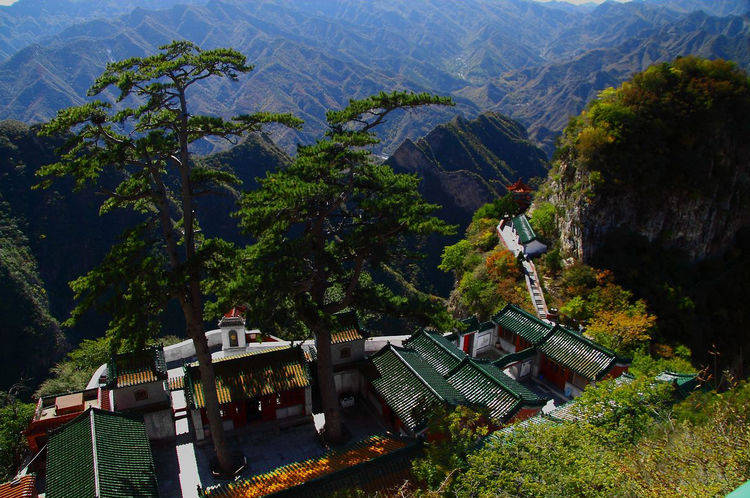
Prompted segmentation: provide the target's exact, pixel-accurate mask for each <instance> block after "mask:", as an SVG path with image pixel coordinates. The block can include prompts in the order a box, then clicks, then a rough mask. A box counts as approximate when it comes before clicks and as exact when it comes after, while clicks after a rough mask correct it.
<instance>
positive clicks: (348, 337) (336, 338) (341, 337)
mask: <svg viewBox="0 0 750 498" xmlns="http://www.w3.org/2000/svg"><path fill="white" fill-rule="evenodd" d="M362 339H364V337H363V336H362V334H361V333H360V332H359V330H357V329H345V330H340V331H338V332H333V333H332V334H331V344H341V343H343V342H351V341H358V340H362Z"/></svg>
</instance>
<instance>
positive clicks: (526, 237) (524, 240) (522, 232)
mask: <svg viewBox="0 0 750 498" xmlns="http://www.w3.org/2000/svg"><path fill="white" fill-rule="evenodd" d="M513 228H515V230H516V233H517V234H518V241H519V242H520V243H521V244H528V243H529V242H531V241H532V240H534V239H536V234H535V233H534V229H533V228H531V225H530V224H529V220H528V219H527V218H526V215H525V214H520V215H518V216H516V217H515V218H513Z"/></svg>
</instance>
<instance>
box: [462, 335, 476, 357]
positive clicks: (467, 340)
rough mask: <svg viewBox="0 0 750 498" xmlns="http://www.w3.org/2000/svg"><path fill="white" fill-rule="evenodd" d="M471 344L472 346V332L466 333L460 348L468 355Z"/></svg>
mask: <svg viewBox="0 0 750 498" xmlns="http://www.w3.org/2000/svg"><path fill="white" fill-rule="evenodd" d="M472 346H474V334H473V333H471V334H466V335H465V336H464V345H463V347H462V348H461V349H463V350H464V353H466V354H468V355H470V354H471V348H472Z"/></svg>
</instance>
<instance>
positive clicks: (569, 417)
mask: <svg viewBox="0 0 750 498" xmlns="http://www.w3.org/2000/svg"><path fill="white" fill-rule="evenodd" d="M575 406H576V401H575V400H571V401H568V402H567V403H563V404H562V405H560V406H557V407H555V409H554V410H552V411H551V412H549V413H548V414H547V416H549V417H550V418H551V419H552V420H554V421H556V422H563V421H568V422H574V421H576V420H578V417H577V416H576V410H575Z"/></svg>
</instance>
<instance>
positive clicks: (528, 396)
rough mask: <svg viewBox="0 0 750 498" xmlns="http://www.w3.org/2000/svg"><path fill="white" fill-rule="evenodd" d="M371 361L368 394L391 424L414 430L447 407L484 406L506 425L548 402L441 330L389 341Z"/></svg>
mask: <svg viewBox="0 0 750 498" xmlns="http://www.w3.org/2000/svg"><path fill="white" fill-rule="evenodd" d="M369 361H370V363H371V365H372V368H371V369H370V376H371V378H370V386H371V389H370V392H369V393H368V399H369V400H370V402H371V404H373V405H374V406H375V407H376V409H377V410H378V411H379V413H380V414H381V415H382V417H383V419H384V420H385V422H386V423H387V424H388V425H390V426H391V427H392V428H393V429H395V430H398V431H400V432H402V433H404V434H408V435H418V434H421V433H423V432H424V431H425V430H426V427H427V422H428V420H429V418H430V416H431V415H432V414H433V413H434V411H435V410H437V409H439V408H441V407H443V408H447V409H450V408H451V407H455V406H458V405H464V406H474V407H477V406H479V407H483V408H485V409H487V411H488V413H489V416H490V418H491V420H492V422H493V424H494V425H496V426H500V425H503V424H506V423H511V422H512V421H515V420H521V419H524V418H527V417H531V416H533V415H535V414H536V413H538V412H539V410H541V408H542V406H544V404H545V403H546V402H547V400H546V399H543V398H540V397H539V396H537V395H536V394H535V393H533V392H532V391H530V390H529V389H527V388H526V387H524V386H522V385H521V384H520V383H518V382H516V381H515V380H514V379H512V378H510V377H509V376H507V375H506V374H504V373H503V372H502V371H500V369H498V368H496V367H495V366H493V365H492V364H490V363H489V362H487V361H483V360H478V359H474V358H471V357H470V356H469V355H467V354H466V353H465V352H464V351H461V350H460V349H458V348H457V347H456V346H455V345H454V344H453V343H451V342H450V340H448V339H446V338H445V337H443V336H442V335H441V334H439V333H436V332H428V331H424V330H422V331H419V332H417V333H416V334H414V335H413V336H412V337H410V338H409V339H407V340H406V341H405V342H404V345H403V347H396V346H393V345H390V344H389V345H387V346H385V347H384V348H383V349H381V350H380V351H379V352H377V353H376V354H374V355H373V356H372V357H371V358H370V360H369Z"/></svg>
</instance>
